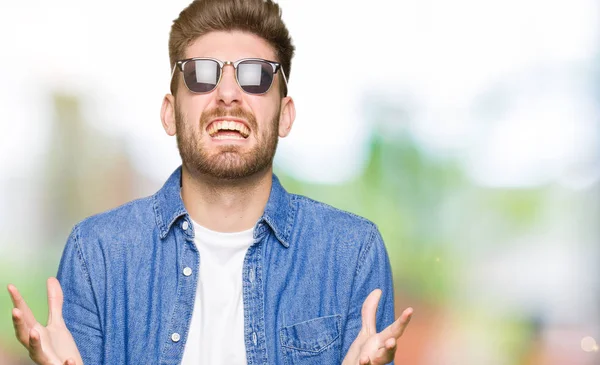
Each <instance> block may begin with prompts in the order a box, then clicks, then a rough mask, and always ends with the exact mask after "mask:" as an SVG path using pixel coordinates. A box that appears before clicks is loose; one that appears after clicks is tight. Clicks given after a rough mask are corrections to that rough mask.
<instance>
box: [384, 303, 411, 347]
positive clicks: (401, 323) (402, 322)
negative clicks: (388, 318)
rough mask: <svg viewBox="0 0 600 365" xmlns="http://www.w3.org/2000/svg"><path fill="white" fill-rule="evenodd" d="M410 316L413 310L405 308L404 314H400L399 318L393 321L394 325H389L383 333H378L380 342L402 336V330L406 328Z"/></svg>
mask: <svg viewBox="0 0 600 365" xmlns="http://www.w3.org/2000/svg"><path fill="white" fill-rule="evenodd" d="M412 315H413V309H412V308H406V309H405V310H404V312H402V314H401V315H400V317H399V318H398V319H397V320H396V321H394V323H392V324H390V325H389V326H387V327H386V328H385V329H384V330H383V331H381V333H379V336H380V337H381V339H382V341H387V339H388V338H399V337H400V336H402V334H403V333H404V330H405V329H406V326H408V324H409V323H410V319H411V318H412Z"/></svg>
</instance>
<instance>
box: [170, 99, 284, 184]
mask: <svg viewBox="0 0 600 365" xmlns="http://www.w3.org/2000/svg"><path fill="white" fill-rule="evenodd" d="M219 116H232V117H239V118H244V119H245V120H246V121H248V123H249V124H250V128H251V130H252V132H251V135H250V136H249V137H248V138H252V137H254V138H256V142H257V143H256V144H255V145H254V147H253V148H252V149H251V150H249V151H246V152H243V151H242V148H241V146H238V145H222V146H218V147H217V148H216V149H215V151H214V152H212V153H211V152H210V151H208V150H207V148H206V146H205V144H204V143H203V142H202V137H203V135H204V134H206V133H208V132H206V126H207V123H209V121H210V120H211V119H213V118H215V117H219ZM175 119H176V120H175V122H176V126H177V147H178V149H179V155H180V156H181V160H182V163H183V165H184V166H185V167H186V168H187V169H188V171H191V172H196V173H199V174H203V175H207V176H210V177H213V178H216V179H222V180H238V179H244V178H247V177H250V176H252V175H255V174H257V173H259V172H261V171H265V170H266V169H268V168H270V167H271V166H272V165H273V158H274V156H275V151H276V150H277V142H278V139H279V136H278V130H279V111H277V113H276V114H275V115H274V116H273V117H272V122H271V124H270V126H268V127H265V129H264V132H263V133H260V131H258V128H257V126H258V124H257V123H256V118H254V116H253V115H251V114H249V113H246V112H245V111H243V110H242V109H233V110H231V109H224V108H216V109H214V110H211V111H209V112H205V113H203V114H202V116H201V118H200V121H199V130H200V133H199V134H196V133H195V132H194V129H193V128H192V125H191V124H190V121H188V120H186V119H187V118H186V117H185V115H184V114H183V113H182V112H181V110H180V109H179V106H177V105H176V106H175Z"/></svg>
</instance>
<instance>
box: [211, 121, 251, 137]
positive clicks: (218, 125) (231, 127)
mask: <svg viewBox="0 0 600 365" xmlns="http://www.w3.org/2000/svg"><path fill="white" fill-rule="evenodd" d="M222 130H228V131H238V132H240V134H241V135H242V137H243V138H247V137H248V136H249V135H250V130H249V129H248V127H246V126H245V125H244V124H242V123H238V122H234V121H228V120H221V121H218V122H214V123H212V124H211V126H210V128H209V129H208V134H209V135H210V136H211V137H214V138H217V139H223V138H221V137H218V136H215V135H216V134H217V133H218V132H219V131H222ZM243 138H240V139H243Z"/></svg>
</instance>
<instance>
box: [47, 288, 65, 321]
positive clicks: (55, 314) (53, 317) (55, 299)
mask: <svg viewBox="0 0 600 365" xmlns="http://www.w3.org/2000/svg"><path fill="white" fill-rule="evenodd" d="M46 286H47V287H48V325H50V324H51V323H52V321H56V322H57V323H60V322H62V321H63V316H62V306H63V291H62V288H61V287H60V283H59V282H58V280H56V278H48V280H47V282H46Z"/></svg>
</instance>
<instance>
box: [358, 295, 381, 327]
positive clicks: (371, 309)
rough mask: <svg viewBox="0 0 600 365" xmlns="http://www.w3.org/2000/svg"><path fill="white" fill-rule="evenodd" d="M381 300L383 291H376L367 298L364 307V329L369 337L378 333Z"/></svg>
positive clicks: (362, 313)
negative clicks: (378, 314) (378, 311)
mask: <svg viewBox="0 0 600 365" xmlns="http://www.w3.org/2000/svg"><path fill="white" fill-rule="evenodd" d="M380 298H381V289H375V290H373V291H372V292H371V293H370V294H369V296H367V299H365V302H364V303H363V306H362V311H361V317H362V329H363V330H365V331H366V332H367V334H369V335H372V334H375V333H377V324H376V322H377V320H376V314H377V305H378V304H379V299H380Z"/></svg>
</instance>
